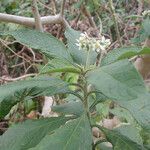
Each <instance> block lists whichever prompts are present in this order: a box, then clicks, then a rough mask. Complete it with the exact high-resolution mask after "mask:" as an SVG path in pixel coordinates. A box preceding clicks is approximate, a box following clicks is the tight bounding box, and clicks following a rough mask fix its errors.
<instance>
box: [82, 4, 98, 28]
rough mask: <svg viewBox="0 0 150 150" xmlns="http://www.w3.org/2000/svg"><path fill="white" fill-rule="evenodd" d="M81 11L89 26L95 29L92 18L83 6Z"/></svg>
mask: <svg viewBox="0 0 150 150" xmlns="http://www.w3.org/2000/svg"><path fill="white" fill-rule="evenodd" d="M81 11H82V13H83V14H84V15H85V16H86V17H87V18H88V20H89V23H90V25H91V26H92V27H93V28H95V29H96V28H97V27H96V24H95V22H94V21H93V18H92V16H91V14H90V12H89V11H88V10H87V9H86V7H85V6H84V5H81Z"/></svg>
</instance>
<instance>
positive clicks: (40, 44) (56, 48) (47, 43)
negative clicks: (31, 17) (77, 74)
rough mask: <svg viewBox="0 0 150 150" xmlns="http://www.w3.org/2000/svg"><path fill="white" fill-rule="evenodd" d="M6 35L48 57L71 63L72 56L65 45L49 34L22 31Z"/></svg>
mask: <svg viewBox="0 0 150 150" xmlns="http://www.w3.org/2000/svg"><path fill="white" fill-rule="evenodd" d="M5 35H11V36H13V37H14V38H15V39H16V40H17V41H18V42H20V43H22V44H23V45H25V46H28V47H31V48H34V49H37V50H39V51H40V52H41V53H44V54H46V55H48V56H51V57H54V58H61V59H67V60H68V61H71V56H70V54H69V52H68V51H67V49H66V47H65V45H64V44H63V43H62V42H61V41H59V40H58V39H57V38H55V37H54V36H52V35H51V34H49V33H43V32H39V31H37V30H30V29H20V30H15V31H11V32H6V33H5Z"/></svg>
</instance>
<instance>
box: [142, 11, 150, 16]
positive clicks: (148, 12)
mask: <svg viewBox="0 0 150 150" xmlns="http://www.w3.org/2000/svg"><path fill="white" fill-rule="evenodd" d="M142 15H143V16H144V17H145V16H150V10H145V11H144V12H143V13H142Z"/></svg>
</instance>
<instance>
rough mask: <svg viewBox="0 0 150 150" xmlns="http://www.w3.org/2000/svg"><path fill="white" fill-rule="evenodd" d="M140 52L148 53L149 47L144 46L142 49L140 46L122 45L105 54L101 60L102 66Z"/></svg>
mask: <svg viewBox="0 0 150 150" xmlns="http://www.w3.org/2000/svg"><path fill="white" fill-rule="evenodd" d="M142 54H150V48H146V47H144V48H143V49H142V48H140V47H124V48H118V49H114V50H113V51H111V52H109V53H108V54H107V56H106V57H105V58H104V59H103V60H102V66H103V65H108V64H111V63H113V62H115V61H118V60H121V59H126V58H131V57H133V56H136V55H142Z"/></svg>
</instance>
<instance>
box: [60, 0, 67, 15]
mask: <svg viewBox="0 0 150 150" xmlns="http://www.w3.org/2000/svg"><path fill="white" fill-rule="evenodd" d="M65 2H66V0H62V4H61V10H60V15H61V16H63V15H64V8H65Z"/></svg>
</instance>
